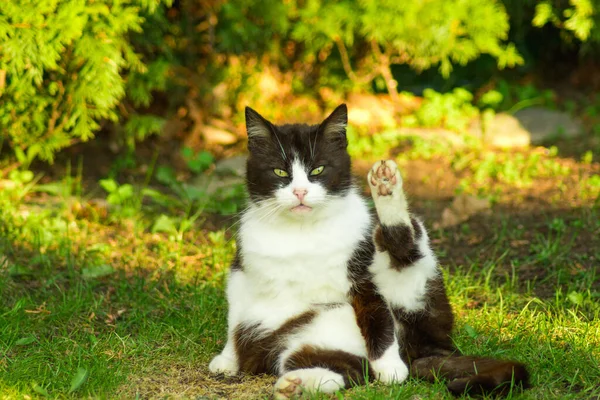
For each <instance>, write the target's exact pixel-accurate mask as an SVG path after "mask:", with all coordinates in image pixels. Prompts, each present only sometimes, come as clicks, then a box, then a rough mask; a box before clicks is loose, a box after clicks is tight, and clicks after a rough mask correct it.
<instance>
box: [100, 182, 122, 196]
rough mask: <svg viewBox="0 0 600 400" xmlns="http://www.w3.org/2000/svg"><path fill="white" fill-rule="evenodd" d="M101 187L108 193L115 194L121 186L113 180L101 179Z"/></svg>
mask: <svg viewBox="0 0 600 400" xmlns="http://www.w3.org/2000/svg"><path fill="white" fill-rule="evenodd" d="M100 186H102V188H103V189H104V190H106V191H107V192H108V193H112V192H114V191H115V190H117V188H118V187H119V185H118V184H117V182H115V181H114V180H112V179H101V180H100Z"/></svg>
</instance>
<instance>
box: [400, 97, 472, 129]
mask: <svg viewBox="0 0 600 400" xmlns="http://www.w3.org/2000/svg"><path fill="white" fill-rule="evenodd" d="M423 97H424V98H423V103H422V104H421V107H419V109H417V110H416V112H415V114H414V115H412V116H410V117H406V118H404V119H403V122H404V124H406V125H408V126H422V127H429V128H434V127H444V128H447V129H450V130H454V131H457V132H464V131H465V130H466V129H467V127H468V125H469V123H471V122H472V121H473V118H475V117H477V116H478V115H479V111H478V109H477V108H476V107H474V106H473V105H472V100H473V95H472V94H471V93H470V92H469V91H468V90H465V89H463V88H456V89H454V90H453V91H452V92H451V93H438V92H436V91H435V90H432V89H425V91H424V92H423Z"/></svg>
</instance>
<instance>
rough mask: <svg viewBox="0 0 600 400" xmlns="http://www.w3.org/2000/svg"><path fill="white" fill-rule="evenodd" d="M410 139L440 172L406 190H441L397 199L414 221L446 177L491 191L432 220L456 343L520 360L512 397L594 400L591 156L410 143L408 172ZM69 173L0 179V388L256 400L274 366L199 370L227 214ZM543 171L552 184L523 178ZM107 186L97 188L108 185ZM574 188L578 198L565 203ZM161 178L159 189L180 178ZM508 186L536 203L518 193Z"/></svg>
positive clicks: (209, 332) (19, 393)
mask: <svg viewBox="0 0 600 400" xmlns="http://www.w3.org/2000/svg"><path fill="white" fill-rule="evenodd" d="M394 140H396V139H394ZM425 151H427V152H430V156H431V157H429V158H428V159H429V160H431V161H430V163H431V164H433V165H432V167H431V168H432V170H439V169H440V163H441V165H442V166H445V167H447V168H442V169H444V172H443V173H442V174H441V175H439V177H437V178H435V177H436V176H437V175H436V174H434V173H431V174H429V173H427V171H426V173H425V174H426V175H429V176H427V177H426V178H427V179H425V178H423V179H421V178H420V177H416V178H415V179H414V180H412V181H411V175H410V174H409V176H408V180H407V187H408V189H409V191H411V190H412V191H414V192H415V193H419V190H417V189H419V188H425V189H426V190H424V192H425V193H435V194H439V193H442V196H441V197H440V198H435V197H431V198H426V196H418V195H416V194H415V195H414V196H413V198H414V201H413V203H414V206H415V208H416V209H417V210H419V211H421V213H422V214H424V215H425V217H426V221H427V224H428V225H429V226H431V225H432V223H433V221H434V220H435V218H437V217H439V214H440V208H441V207H442V206H443V205H444V204H446V203H447V202H448V200H447V198H444V195H443V194H444V193H446V194H447V193H452V190H455V189H456V188H460V187H462V186H461V185H463V186H465V187H468V188H470V189H472V190H474V191H475V192H477V191H478V190H479V189H478V188H480V187H483V188H499V189H500V191H499V192H498V191H490V190H488V189H486V190H487V191H486V192H485V193H487V194H488V195H489V193H493V195H494V196H495V197H494V201H495V204H496V205H495V208H494V211H495V212H494V213H493V214H491V215H480V216H476V217H475V218H472V219H471V220H469V221H468V222H467V223H464V224H462V225H459V226H457V227H454V228H450V229H446V230H443V231H442V230H432V231H431V237H432V241H433V243H434V246H435V247H436V249H437V250H438V254H439V255H440V260H441V263H442V265H443V266H444V270H445V279H446V284H447V288H448V291H449V294H450V298H451V301H452V304H453V306H454V309H455V313H456V316H457V324H456V335H455V341H456V344H457V346H458V347H459V348H460V349H461V350H462V351H464V352H465V353H469V354H479V355H487V356H496V357H502V358H513V359H517V360H520V361H523V362H525V363H526V364H527V365H528V366H529V368H530V370H531V373H532V379H531V381H532V384H533V388H532V389H529V390H526V391H522V390H520V389H518V388H515V390H514V391H513V392H512V393H511V394H510V395H509V397H510V398H518V399H540V398H565V399H588V398H600V387H598V382H600V368H599V361H600V350H598V349H600V315H599V313H600V305H599V302H598V298H599V297H600V290H599V288H600V284H599V279H598V272H597V266H598V263H599V261H600V248H599V246H598V245H597V237H599V234H600V210H598V208H597V205H598V204H597V201H596V200H595V197H597V196H598V191H597V187H596V186H594V185H595V184H596V183H594V182H595V181H593V179H594V176H596V175H595V174H597V171H598V167H599V166H598V164H597V163H594V162H579V161H573V160H570V159H562V158H560V157H558V156H557V155H556V154H545V155H539V154H538V153H536V152H535V151H533V152H529V153H524V155H523V157H517V158H515V159H514V162H513V164H511V165H508V166H507V165H506V163H504V162H503V161H505V160H506V158H507V157H508V156H507V155H506V153H504V152H496V153H493V154H494V155H493V156H490V155H489V154H490V153H487V152H483V151H475V150H473V149H471V150H468V151H467V150H465V151H464V152H463V153H460V154H457V155H455V156H450V154H447V153H444V151H445V152H447V151H448V150H447V149H446V150H443V149H431V148H426V149H424V148H423V147H419V146H415V147H413V152H412V153H411V152H410V151H407V152H404V153H402V154H401V155H399V156H398V157H397V158H398V160H399V162H400V163H401V164H402V165H403V168H404V170H405V171H413V170H416V164H412V163H413V161H414V160H415V159H418V158H423V157H419V155H422V153H423V152H425ZM469 154H470V157H471V161H470V162H465V161H464V159H463V158H464V157H467V156H468V155H469ZM536 157H537V158H536ZM425 158H427V157H425ZM532 159H533V161H532ZM461 160H462V161H461ZM544 160H551V161H548V162H547V163H546V164H544V162H545V161H544ZM444 163H445V164H444ZM461 163H462V164H461ZM359 164H360V163H359ZM365 164H368V162H365ZM457 164H458V166H457ZM538 164H539V165H545V166H546V167H548V166H549V167H548V168H543V169H540V168H538V167H537V165H538ZM555 164H556V165H559V167H555V168H551V167H552V166H553V165H555ZM419 165H420V164H419ZM565 166H568V167H569V168H568V169H566V167H565ZM357 168H358V170H357V172H358V173H360V174H362V172H361V171H360V165H359V166H358V167H357ZM81 174H82V173H81V172H79V173H78V174H77V176H76V177H75V178H71V177H68V178H65V179H63V180H62V181H54V182H43V183H42V182H36V180H35V179H34V177H33V175H32V174H31V173H27V171H21V172H19V173H18V174H17V173H15V174H13V175H12V176H11V178H10V179H4V180H0V209H1V210H2V213H1V214H0V399H4V398H6V399H12V398H18V399H28V398H38V397H39V398H43V397H48V398H69V397H87V398H90V397H91V398H236V399H237V398H268V397H269V396H270V390H271V389H270V388H271V386H272V384H273V382H274V378H273V377H238V378H228V379H226V378H219V377H212V376H210V375H209V374H208V372H207V364H208V361H209V360H210V358H211V357H212V356H213V355H215V354H216V353H217V352H218V351H219V350H220V349H221V347H222V346H223V345H224V343H223V340H224V338H225V330H226V302H225V299H224V295H223V287H224V277H225V273H226V270H227V267H228V263H229V262H230V260H231V259H232V257H233V255H234V253H235V244H234V242H233V241H232V239H231V238H232V230H234V229H235V227H233V229H231V226H232V225H233V221H234V220H233V219H231V218H229V219H226V220H225V223H224V224H223V223H221V224H207V223H206V221H207V220H206V218H208V219H209V220H210V218H211V217H210V216H208V215H205V214H202V215H203V217H202V218H196V219H194V220H193V221H191V222H189V226H187V225H186V229H182V228H181V229H180V227H181V225H177V224H181V223H182V221H185V220H186V219H190V215H196V210H197V209H199V208H198V206H197V205H194V204H196V203H193V202H191V203H190V199H189V198H187V201H182V202H181V203H182V206H181V207H180V208H179V209H177V207H175V206H173V207H170V206H168V205H167V206H166V205H165V204H162V203H161V204H156V203H152V202H151V200H152V199H153V197H152V196H147V197H144V193H145V192H144V189H148V188H150V187H151V189H152V190H154V191H158V190H159V189H161V186H160V185H154V182H153V181H151V180H150V179H148V176H150V175H151V173H149V175H147V176H146V177H143V178H142V181H143V182H144V184H143V185H142V186H141V187H139V188H137V187H136V186H135V185H133V184H132V185H130V186H131V188H130V189H127V190H126V191H124V193H125V197H126V200H127V201H122V200H123V199H122V198H121V197H123V196H121V197H119V198H118V199H116V197H115V196H113V198H112V199H113V200H112V201H111V202H110V204H108V205H107V204H106V203H105V202H103V201H102V200H103V199H98V198H97V197H98V194H99V193H102V192H98V191H96V192H95V193H96V195H90V194H89V193H87V194H86V191H85V190H84V189H82V186H83V185H82V184H81V181H82V176H81ZM69 175H70V174H69ZM415 175H417V174H416V173H415ZM434 178H435V179H434ZM438 178H439V179H438ZM590 180H592V183H591V184H590V183H589V181H590ZM448 181H450V182H453V185H449V187H446V186H448V184H447V182H448ZM547 181H549V182H553V183H554V185H553V188H554V189H553V191H552V192H547V191H539V192H536V191H535V190H534V189H535V188H538V187H540V186H544V185H546V183H545V182H547ZM440 182H446V186H444V187H442V186H439V187H438V186H437V185H440ZM464 182H466V183H464ZM159 183H160V182H159ZM115 184H116V183H115ZM177 185H178V186H177V187H181V188H186V187H185V186H182V185H179V184H177ZM123 186H124V185H120V186H119V185H118V184H117V185H116V186H114V185H112V184H110V188H111V189H114V190H112V191H111V192H110V193H108V195H109V196H110V195H111V194H112V193H115V190H117V191H118V188H119V187H123ZM167 186H168V185H167ZM173 186H175V184H173ZM544 187H545V186H544ZM74 188H75V189H76V190H74ZM411 188H412V189H411ZM436 188H437V189H436ZM574 188H575V189H574ZM576 188H579V190H581V193H583V194H584V195H582V196H579V198H577V199H576V200H575V199H574V197H577V196H575V195H574V194H573V190H575V191H576V190H578V189H576ZM582 188H585V189H586V190H587V191H585V192H584V191H583V189H582ZM162 189H164V192H165V193H166V195H169V196H173V195H180V196H184V195H185V193H184V192H185V190H187V191H190V190H191V188H187V189H185V190H184V191H183V192H181V193H183V194H181V193H180V194H177V193H174V192H175V191H171V192H168V187H167V188H166V189H165V187H164V185H163V186H162ZM162 189H161V190H162ZM449 191H450V192H449ZM192 192H193V191H192ZM90 193H92V194H93V193H94V191H93V190H92V189H90ZM146 193H147V192H146ZM524 193H526V194H527V196H534V197H535V196H537V197H536V199H534V200H535V201H534V200H531V201H529V202H528V201H525V200H523V198H525V197H527V196H525V195H524ZM105 195H106V194H103V195H102V196H105ZM153 196H154V197H157V198H158V197H159V196H158V195H157V193H156V192H155V193H153ZM164 198H166V197H161V199H164ZM192 200H193V199H192ZM542 201H544V203H543V204H544V206H543V207H540V206H539V204H541V203H540V202H542ZM132 204H133V206H132ZM161 215H163V216H165V217H166V218H172V219H173V220H174V221H176V224H175V225H173V226H175V230H172V229H153V228H154V227H155V226H156V221H157V220H158V219H159V218H161V217H160V216H161ZM163 220H164V218H163ZM202 221H204V222H205V224H204V225H202V224H201V222H202ZM167 226H170V225H168V224H167ZM208 226H215V227H216V226H221V228H218V227H217V228H215V229H210V230H209V229H207V228H206V227H208ZM313 397H314V398H330V397H328V396H324V395H316V396H313ZM342 397H345V398H352V399H406V398H412V399H425V398H439V399H449V398H451V396H450V395H449V394H448V393H447V391H446V390H445V388H444V385H443V383H442V382H438V383H436V384H426V383H422V382H419V381H416V380H409V381H407V382H405V383H404V384H402V385H393V386H383V385H380V384H378V383H372V384H370V385H367V386H365V387H357V388H353V389H351V390H348V391H346V392H343V393H341V394H339V398H342Z"/></svg>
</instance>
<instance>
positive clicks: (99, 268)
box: [81, 264, 115, 279]
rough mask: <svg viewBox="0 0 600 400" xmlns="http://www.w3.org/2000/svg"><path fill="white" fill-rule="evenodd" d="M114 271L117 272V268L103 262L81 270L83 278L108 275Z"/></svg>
mask: <svg viewBox="0 0 600 400" xmlns="http://www.w3.org/2000/svg"><path fill="white" fill-rule="evenodd" d="M113 272H115V269H114V268H113V267H112V266H111V265H108V264H101V265H94V266H91V267H85V268H83V269H82V270H81V276H82V277H83V279H94V278H101V277H103V276H108V275H110V274H112V273H113Z"/></svg>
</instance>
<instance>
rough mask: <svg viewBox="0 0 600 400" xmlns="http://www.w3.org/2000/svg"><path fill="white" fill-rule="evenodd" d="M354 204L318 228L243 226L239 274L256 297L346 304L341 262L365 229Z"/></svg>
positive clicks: (364, 217)
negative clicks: (241, 260) (251, 288)
mask: <svg viewBox="0 0 600 400" xmlns="http://www.w3.org/2000/svg"><path fill="white" fill-rule="evenodd" d="M357 200H358V201H348V204H346V208H345V209H342V210H338V211H337V213H336V215H333V216H331V217H330V218H328V219H327V220H324V221H319V222H318V223H314V222H313V223H302V224H300V223H295V224H284V223H275V224H268V223H261V221H252V220H250V221H245V223H244V224H243V226H242V229H241V230H240V245H241V252H242V259H243V264H244V273H245V275H247V279H248V281H249V282H251V284H252V285H253V286H254V288H253V291H254V292H255V293H256V295H257V296H260V297H264V299H272V300H273V301H281V302H283V301H286V302H294V303H305V304H318V303H333V302H344V301H346V297H347V294H348V292H349V290H350V286H351V282H350V280H349V278H348V269H347V263H348V260H349V259H350V258H351V257H352V255H353V253H354V251H355V250H356V246H357V245H358V243H359V242H360V241H361V240H362V239H363V238H364V235H365V232H366V231H367V230H368V228H369V225H370V218H369V213H368V210H367V208H366V206H364V204H363V203H362V201H361V200H360V198H358V199H357Z"/></svg>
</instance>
